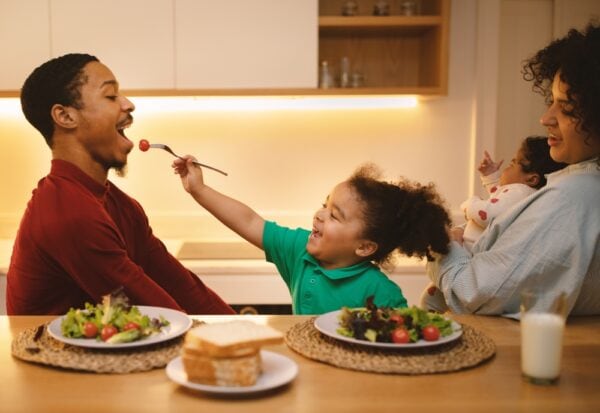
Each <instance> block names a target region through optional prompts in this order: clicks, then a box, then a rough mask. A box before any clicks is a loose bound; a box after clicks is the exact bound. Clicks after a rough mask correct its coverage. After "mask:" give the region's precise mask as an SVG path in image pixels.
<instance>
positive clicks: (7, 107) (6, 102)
mask: <svg viewBox="0 0 600 413" xmlns="http://www.w3.org/2000/svg"><path fill="white" fill-rule="evenodd" d="M0 116H3V117H16V116H22V112H21V101H20V100H19V98H0Z"/></svg>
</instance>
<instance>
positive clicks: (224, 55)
mask: <svg viewBox="0 0 600 413" xmlns="http://www.w3.org/2000/svg"><path fill="white" fill-rule="evenodd" d="M175 6H176V7H175V20H176V26H175V45H176V56H175V62H176V64H175V67H176V79H177V80H176V83H177V84H176V87H177V89H273V88H278V89H282V88H283V89H287V88H314V87H315V86H316V85H317V61H316V56H317V30H316V27H317V0H302V1H301V2H299V1H298V0H252V1H249V0H219V1H214V0H176V1H175Z"/></svg>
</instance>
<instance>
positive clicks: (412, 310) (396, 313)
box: [336, 296, 453, 344]
mask: <svg viewBox="0 0 600 413" xmlns="http://www.w3.org/2000/svg"><path fill="white" fill-rule="evenodd" d="M366 304H367V306H366V307H365V308H356V309H350V308H347V307H343V308H342V310H341V312H340V315H339V328H338V329H337V330H336V331H337V333H338V334H341V335H343V336H346V337H352V338H355V339H358V340H368V341H371V342H380V343H396V344H406V343H416V342H417V341H419V340H421V339H423V340H426V341H437V340H439V339H440V337H446V336H449V335H450V334H452V333H453V330H452V322H451V321H450V320H448V319H447V318H445V317H444V316H443V315H441V314H436V313H430V312H427V311H425V310H422V309H420V308H418V307H416V306H412V307H409V308H387V307H380V308H378V307H377V306H376V305H375V304H374V303H373V297H372V296H371V297H369V298H367V303H366Z"/></svg>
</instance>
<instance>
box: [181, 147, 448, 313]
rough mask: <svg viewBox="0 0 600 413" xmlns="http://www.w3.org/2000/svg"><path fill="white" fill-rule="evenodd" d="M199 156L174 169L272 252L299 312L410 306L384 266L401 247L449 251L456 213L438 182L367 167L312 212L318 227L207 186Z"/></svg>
mask: <svg viewBox="0 0 600 413" xmlns="http://www.w3.org/2000/svg"><path fill="white" fill-rule="evenodd" d="M192 160H193V158H192V157H189V156H187V157H185V158H184V159H176V160H175V161H174V163H173V168H174V169H175V171H176V172H177V173H178V174H179V175H180V176H181V180H182V183H183V186H184V188H185V190H186V191H187V192H189V193H190V194H191V195H192V196H193V197H194V199H195V200H196V201H197V202H198V203H199V204H200V205H202V206H203V207H204V208H205V209H206V210H208V212H210V213H211V214H213V215H214V216H215V217H216V218H217V219H219V220H220V221H221V222H222V223H223V224H225V225H226V226H227V227H229V228H230V229H232V230H233V231H235V232H236V233H238V234H239V235H240V236H241V237H243V238H244V239H246V240H247V241H248V242H250V243H252V244H254V245H256V246H257V247H259V248H261V249H263V250H264V251H265V255H266V259H267V261H269V262H272V263H274V264H275V265H276V266H277V269H278V270H279V273H280V274H281V276H282V278H283V280H284V281H285V283H286V284H287V286H288V289H289V290H290V293H291V295H292V308H293V311H294V314H322V313H326V312H329V311H333V310H339V309H340V308H341V307H343V306H346V307H363V306H364V305H365V303H366V300H367V297H369V296H374V297H375V298H374V302H375V304H376V305H377V306H378V307H381V306H384V307H406V306H407V302H406V299H405V298H404V296H403V295H402V291H401V290H400V288H399V287H398V285H397V284H396V283H394V282H393V281H392V280H390V279H389V278H388V277H387V276H386V275H385V274H384V273H383V272H382V271H381V270H380V268H379V265H380V264H384V263H385V262H386V261H387V260H388V259H389V258H390V257H391V255H392V253H393V252H394V251H398V252H400V253H402V254H405V255H408V256H416V257H420V258H422V257H431V254H432V253H437V254H445V253H447V252H448V243H449V241H450V239H449V236H448V233H447V231H446V228H447V227H448V225H450V218H449V217H448V214H447V212H446V210H445V209H444V207H443V206H442V202H441V200H440V198H439V196H438V195H437V193H436V192H435V190H434V188H433V185H432V184H429V185H426V186H423V185H420V184H416V183H411V182H408V181H406V180H403V181H400V182H397V183H391V182H385V181H382V180H380V179H379V172H378V170H377V168H375V167H374V166H372V165H365V166H363V167H361V168H359V169H358V170H357V171H356V172H355V173H354V174H353V175H352V176H351V177H350V178H349V179H348V180H346V181H344V182H341V183H340V184H338V185H336V186H335V188H333V190H332V191H331V193H330V194H329V196H328V197H327V200H326V201H325V203H324V204H323V206H322V208H321V209H319V210H317V212H316V213H315V215H314V217H313V222H312V231H309V230H306V229H290V228H285V227H282V226H279V225H277V224H276V223H275V222H269V221H265V220H264V219H263V218H262V217H261V216H260V215H258V214H257V213H256V212H255V211H253V210H252V209H251V208H250V207H248V206H247V205H245V204H243V203H241V202H239V201H237V200H234V199H232V198H229V197H227V196H225V195H223V194H221V193H219V192H217V191H215V190H214V189H212V188H210V187H209V186H207V185H205V184H204V181H203V177H202V170H201V169H200V168H197V167H195V166H194V164H193V163H192Z"/></svg>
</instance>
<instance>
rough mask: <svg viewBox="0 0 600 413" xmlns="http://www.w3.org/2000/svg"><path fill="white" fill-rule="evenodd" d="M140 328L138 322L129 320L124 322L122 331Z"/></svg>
mask: <svg viewBox="0 0 600 413" xmlns="http://www.w3.org/2000/svg"><path fill="white" fill-rule="evenodd" d="M139 329H140V325H139V324H138V323H135V322H133V321H130V322H128V323H126V324H125V325H124V326H123V331H127V330H139Z"/></svg>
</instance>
